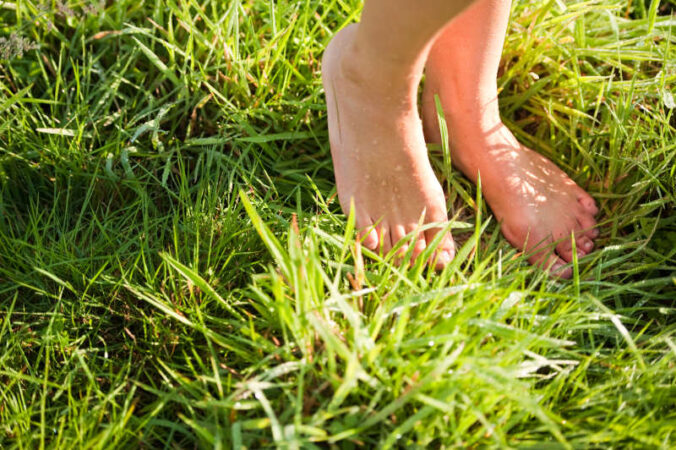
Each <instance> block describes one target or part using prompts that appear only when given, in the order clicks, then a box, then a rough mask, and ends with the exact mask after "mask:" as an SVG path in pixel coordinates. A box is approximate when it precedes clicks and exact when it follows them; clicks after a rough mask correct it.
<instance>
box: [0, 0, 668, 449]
mask: <svg viewBox="0 0 676 450" xmlns="http://www.w3.org/2000/svg"><path fill="white" fill-rule="evenodd" d="M57 3H58V5H60V6H58V7H57V5H55V4H53V3H52V2H37V1H21V2H11V1H10V2H8V1H4V2H1V3H0V37H2V38H4V39H5V41H7V42H9V40H11V39H12V38H11V36H13V35H14V36H21V37H22V38H24V39H26V40H27V41H26V42H35V43H36V44H37V48H35V49H31V50H29V51H26V52H24V54H23V55H22V56H21V57H17V56H18V54H17V55H14V56H15V57H12V58H5V59H4V60H3V61H2V63H1V64H0V117H1V118H2V120H0V447H2V448H37V447H40V448H43V447H53V448H62V447H71V448H111V447H118V448H127V447H138V446H146V447H147V446H152V447H167V448H184V447H190V448H192V447H201V448H202V447H216V448H243V447H246V448H260V447H274V446H278V447H288V448H301V447H302V448H326V447H332V446H334V447H332V448H352V447H356V446H365V447H376V446H379V447H385V448H392V447H405V448H411V447H413V448H416V447H417V448H428V447H431V448H451V447H457V448H468V447H501V448H502V447H519V448H528V447H530V448H588V447H592V448H631V447H634V448H673V447H674V446H675V445H676V435H675V433H674V429H675V426H676V413H675V412H674V411H676V410H675V409H674V404H676V389H675V387H674V386H675V382H676V373H675V370H676V368H675V367H674V365H675V364H676V321H675V318H676V309H675V308H674V300H675V299H676V289H675V282H676V278H675V273H674V269H675V266H676V264H675V256H676V251H675V250H674V249H675V248H676V216H674V214H673V213H674V195H675V194H676V188H675V184H676V182H675V167H676V164H675V162H676V161H675V156H674V155H676V139H675V137H676V119H675V118H674V117H675V111H674V108H675V105H674V100H673V98H674V94H676V92H675V91H674V89H675V86H676V26H675V22H674V16H673V15H672V14H673V11H674V6H675V4H674V2H673V1H671V0H670V1H658V0H655V1H651V2H646V3H645V4H644V3H643V2H640V1H639V2H633V3H632V2H630V3H627V2H619V1H610V2H601V1H592V2H575V1H565V2H546V1H540V0H534V1H529V2H526V1H523V2H517V3H516V4H515V5H514V8H513V13H512V22H511V26H510V33H509V36H508V38H507V42H506V45H505V50H504V55H503V64H502V67H501V72H500V79H499V86H500V88H501V94H500V95H501V108H502V113H503V118H504V120H505V122H506V123H507V124H508V125H509V126H510V127H511V128H512V129H513V130H514V132H515V133H516V134H517V136H518V137H519V139H521V140H522V141H523V142H524V143H525V144H527V145H529V146H531V147H533V148H535V149H537V150H538V151H540V152H542V153H543V154H545V155H547V156H548V157H550V158H553V159H554V160H555V161H556V162H557V164H559V165H560V166H561V167H562V168H563V169H564V170H566V171H567V172H568V173H569V174H570V175H572V176H573V177H574V178H575V181H576V182H578V183H579V184H580V185H581V186H583V187H585V189H587V190H588V191H590V192H591V193H592V194H593V195H594V196H595V198H596V199H597V200H598V202H599V204H600V207H601V215H600V220H601V237H600V238H599V241H598V243H599V245H598V249H597V250H595V251H594V252H593V253H591V254H590V255H589V256H587V257H584V258H582V259H580V260H579V261H577V262H576V264H575V265H574V271H575V276H574V278H573V279H572V280H570V281H559V280H555V279H550V278H548V277H546V276H545V275H543V274H542V273H541V272H540V271H538V270H537V269H534V268H532V267H530V266H529V265H528V264H527V263H526V261H525V257H524V255H522V254H520V253H519V252H517V251H516V250H514V249H513V248H512V247H511V246H509V245H508V244H507V243H506V241H505V240H504V239H503V238H502V237H501V235H500V232H499V224H498V223H496V221H495V220H494V219H493V217H492V216H491V214H490V211H489V210H488V209H487V208H486V205H485V204H484V202H483V199H482V198H481V195H480V192H477V190H476V188H475V187H474V186H473V185H472V184H471V183H469V182H468V181H467V180H466V179H465V178H464V177H462V176H461V175H460V174H459V173H458V172H451V170H450V167H448V159H447V158H444V153H443V151H442V149H441V148H431V149H430V151H431V156H432V161H433V163H434V165H435V167H436V168H437V169H438V170H437V172H438V174H439V176H440V177H442V178H443V180H442V181H443V184H444V185H448V186H451V190H450V191H449V192H448V204H449V209H450V214H451V216H452V217H453V218H454V220H453V222H452V224H451V226H452V227H453V232H454V235H455V236H456V237H457V238H458V245H459V249H458V255H457V257H456V259H455V260H454V262H453V263H452V264H451V265H449V266H448V267H447V268H446V269H445V270H444V271H443V272H441V273H436V274H435V273H434V272H432V271H429V270H427V269H426V268H425V267H424V266H423V265H421V264H417V265H413V266H411V267H406V268H404V267H398V266H397V265H396V264H394V262H393V259H392V258H391V257H386V256H381V255H376V254H373V253H371V252H368V251H367V250H365V249H361V248H360V246H359V245H358V244H357V243H356V242H355V233H354V228H353V227H354V222H353V219H351V218H349V217H345V216H343V215H342V214H340V213H339V207H338V205H337V202H336V197H335V189H334V185H333V178H332V177H333V175H332V170H331V163H330V157H329V148H328V139H327V132H326V121H325V117H326V116H325V106H324V101H323V95H322V90H321V82H320V66H319V61H320V59H321V54H322V51H323V49H324V48H325V46H326V44H327V42H328V41H329V40H330V38H331V36H332V35H333V33H335V32H336V31H337V30H338V29H340V28H341V27H342V26H344V25H346V24H348V23H350V22H352V21H354V20H355V19H357V18H358V16H359V12H360V2H358V1H356V0H348V1H319V0H305V1H302V2H284V1H282V2H268V1H262V0H261V1H259V0H248V1H246V0H232V1H227V2H224V1H215V0H200V1H197V0H185V1H181V2H175V1H169V2H139V1H128V0H120V1H115V2H106V3H105V4H102V3H98V2H77V1H69V2H57ZM5 41H3V42H5ZM8 55H9V54H8ZM448 178H450V179H448Z"/></svg>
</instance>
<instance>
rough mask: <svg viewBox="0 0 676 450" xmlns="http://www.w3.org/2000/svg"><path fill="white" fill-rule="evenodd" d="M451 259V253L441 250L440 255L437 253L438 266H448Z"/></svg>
mask: <svg viewBox="0 0 676 450" xmlns="http://www.w3.org/2000/svg"><path fill="white" fill-rule="evenodd" d="M452 259H453V255H451V252H449V251H448V250H442V251H441V253H439V261H438V262H439V263H440V264H448V263H449V262H451V260H452Z"/></svg>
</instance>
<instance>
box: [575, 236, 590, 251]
mask: <svg viewBox="0 0 676 450" xmlns="http://www.w3.org/2000/svg"><path fill="white" fill-rule="evenodd" d="M575 243H576V244H577V248H578V250H581V251H583V252H584V253H585V254H587V253H589V252H591V251H592V250H593V249H594V242H593V241H592V240H591V239H589V237H588V236H587V235H583V236H580V237H578V238H577V240H576V241H575Z"/></svg>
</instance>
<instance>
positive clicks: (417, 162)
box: [322, 26, 455, 268]
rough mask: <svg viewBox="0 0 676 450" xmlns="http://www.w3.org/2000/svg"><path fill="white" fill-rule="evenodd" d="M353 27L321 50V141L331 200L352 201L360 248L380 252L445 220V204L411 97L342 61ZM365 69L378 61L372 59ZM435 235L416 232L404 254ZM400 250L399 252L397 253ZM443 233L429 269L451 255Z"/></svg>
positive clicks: (351, 62) (420, 247)
mask: <svg viewBox="0 0 676 450" xmlns="http://www.w3.org/2000/svg"><path fill="white" fill-rule="evenodd" d="M354 31H355V29H354V26H351V27H348V28H346V29H343V30H342V31H340V32H339V33H338V34H337V35H336V36H335V37H334V39H333V40H332V41H331V43H330V44H329V46H328V48H327V49H326V52H325V55H324V58H323V62H322V78H323V83H324V91H325V94H326V99H327V111H328V120H329V138H330V144H331V155H332V158H333V164H334V169H335V176H336V183H337V188H338V198H339V200H340V204H341V207H342V209H343V211H344V212H345V213H346V214H347V213H349V209H350V205H351V203H352V204H354V208H355V217H356V223H357V227H358V228H359V229H360V230H361V235H362V238H363V245H364V246H366V247H367V248H370V249H372V250H376V251H382V252H383V253H386V252H388V251H389V250H390V249H391V248H392V247H393V246H394V245H395V244H396V243H397V242H398V241H400V240H401V239H403V238H404V237H405V236H407V235H409V234H413V235H415V234H416V230H417V229H418V228H419V223H420V220H421V217H422V223H423V224H424V223H436V222H441V223H443V222H447V220H448V219H447V214H446V202H445V198H444V195H443V191H442V189H441V186H440V184H439V182H438V181H437V179H436V177H435V175H434V173H433V171H432V168H431V166H430V163H429V159H428V156H427V148H426V144H425V139H424V134H423V130H422V124H421V121H420V118H419V116H418V112H417V108H416V105H415V99H411V98H410V97H409V93H408V91H410V90H411V89H410V87H409V88H408V89H404V90H402V89H399V90H397V89H395V88H391V89H385V88H383V86H384V85H387V83H386V82H385V81H384V80H373V79H369V78H368V76H367V74H369V73H372V72H371V71H370V68H369V67H360V65H362V66H367V65H368V64H369V62H368V61H367V62H365V63H359V64H357V63H355V62H354V59H351V58H349V56H350V51H351V47H350V45H351V43H352V40H353V37H354ZM372 64H378V62H377V61H373V62H372ZM437 233H438V230H437V229H431V230H428V231H426V232H424V233H419V234H418V236H417V238H416V239H415V244H414V248H413V249H412V254H413V257H416V256H417V255H419V254H420V253H421V252H422V251H423V250H424V248H425V247H426V245H427V243H429V242H430V241H431V240H432V239H433V238H434V237H435V235H436V234H437ZM406 250H407V247H406V246H404V247H402V254H403V253H405V251H406ZM454 253H455V249H454V244H453V240H452V238H451V236H450V234H449V233H446V235H444V236H443V237H442V239H441V243H440V244H439V246H438V252H437V253H436V254H435V257H434V260H435V265H436V267H437V268H441V267H443V266H445V265H446V264H447V263H448V262H449V261H450V260H451V258H452V257H453V256H454Z"/></svg>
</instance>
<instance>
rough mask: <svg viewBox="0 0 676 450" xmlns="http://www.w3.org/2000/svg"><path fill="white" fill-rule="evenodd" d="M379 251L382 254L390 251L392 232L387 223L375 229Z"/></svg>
mask: <svg viewBox="0 0 676 450" xmlns="http://www.w3.org/2000/svg"><path fill="white" fill-rule="evenodd" d="M376 230H377V232H378V243H379V244H380V245H379V249H380V251H381V252H382V253H383V255H384V254H386V253H388V252H389V251H390V250H392V240H391V238H392V230H391V228H390V226H389V225H388V224H387V223H381V224H380V225H378V226H377V227H376Z"/></svg>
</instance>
